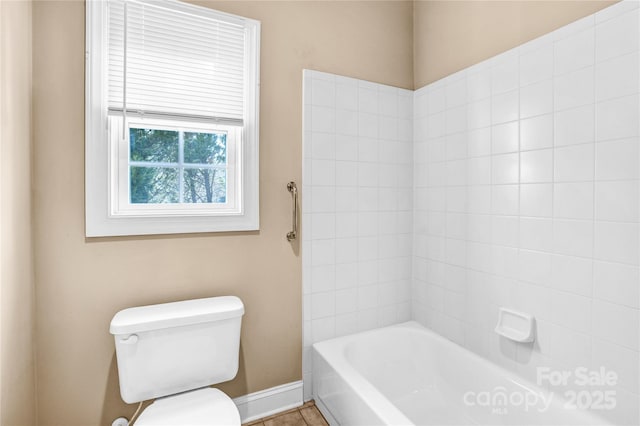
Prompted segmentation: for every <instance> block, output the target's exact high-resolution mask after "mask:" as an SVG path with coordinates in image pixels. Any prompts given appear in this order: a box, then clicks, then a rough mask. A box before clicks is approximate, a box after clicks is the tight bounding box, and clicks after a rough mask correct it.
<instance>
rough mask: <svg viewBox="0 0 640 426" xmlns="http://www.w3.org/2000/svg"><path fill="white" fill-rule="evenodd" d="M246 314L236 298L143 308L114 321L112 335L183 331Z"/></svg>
mask: <svg viewBox="0 0 640 426" xmlns="http://www.w3.org/2000/svg"><path fill="white" fill-rule="evenodd" d="M243 314H244V305H243V304H242V301H241V300H240V299H239V298H238V297H236V296H221V297H208V298H205V299H193V300H184V301H181V302H171V303H161V304H159V305H148V306H139V307H135V308H128V309H124V310H122V311H120V312H118V313H117V314H115V316H114V317H113V319H112V320H111V326H110V327H109V331H110V332H111V334H114V335H117V334H132V333H139V332H142V331H150V330H159V329H163V328H170V327H179V326H182V325H191V324H199V323H203V322H209V321H220V320H224V319H229V318H235V317H239V316H242V315H243Z"/></svg>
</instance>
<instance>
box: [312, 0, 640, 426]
mask: <svg viewBox="0 0 640 426" xmlns="http://www.w3.org/2000/svg"><path fill="white" fill-rule="evenodd" d="M639 14H640V11H639V9H638V2H632V1H623V2H620V3H617V4H615V5H613V6H610V7H608V8H606V9H603V10H602V11H600V12H598V13H596V14H594V15H591V16H588V17H586V18H583V19H581V20H579V21H576V22H574V23H571V24H569V25H567V26H565V27H562V28H560V29H558V30H556V31H554V32H552V33H549V34H546V35H544V36H542V37H540V38H538V39H535V40H532V41H530V42H528V43H526V44H523V45H521V46H518V47H517V48H514V49H512V50H510V51H507V52H504V53H502V54H500V55H498V56H496V57H493V58H491V59H488V60H486V61H484V62H482V63H479V64H476V65H474V66H472V67H470V68H467V69H464V70H461V71H459V72H457V73H455V74H453V75H450V76H448V77H446V78H444V79H442V80H439V81H437V82H434V83H431V84H429V85H427V86H425V87H423V88H420V89H418V90H416V91H411V90H407V89H401V88H395V87H390V86H384V85H380V84H376V83H371V82H366V81H361V80H357V79H353V78H349V77H343V76H337V75H332V74H327V73H322V72H317V71H310V70H307V71H305V72H304V78H303V80H304V147H303V152H304V154H303V156H304V158H303V162H304V165H303V183H302V190H301V195H302V203H303V204H302V213H303V216H302V226H301V234H300V237H301V238H302V254H303V287H304V308H303V309H304V348H303V366H304V372H303V373H304V386H305V398H306V399H310V398H314V399H315V400H316V403H317V404H318V406H319V407H320V408H321V409H322V410H323V413H324V414H325V416H326V417H327V418H328V419H329V420H330V422H331V423H339V424H505V425H506V424H554V425H557V424H607V423H612V424H639V423H640V413H639V412H638V407H639V406H640V397H639V393H640V389H639V388H640V385H639V383H638V382H639V381H640V371H639V369H640V367H639V365H640V360H639V356H638V351H639V349H640V342H639V340H640V317H639V311H638V309H639V308H640V290H639V289H640V278H639V273H638V265H639V254H638V246H639V239H640V231H639V228H638V223H639V221H640V213H639V210H640V209H639V208H638V205H639V203H638V198H639V194H640V189H639V179H640V167H639V164H640V149H639V147H640V143H639V142H638V136H639V129H638V128H639V124H638V123H639V117H640V101H639V97H638V93H639V89H638V88H639V81H640V72H639V69H640V60H639V56H638V55H639V44H640V26H639V24H638V21H639ZM501 309H503V311H502V312H518V313H521V314H522V316H521V317H520V318H519V319H516V320H515V322H505V321H506V319H505V318H502V319H503V322H502V323H501V324H498V327H496V324H497V323H498V319H499V313H500V312H501ZM512 320H513V318H512ZM518 321H522V322H518ZM529 326H532V327H533V328H532V330H534V331H535V333H533V334H532V335H530V336H528V335H527V330H526V329H527V327H529ZM496 329H497V331H498V332H500V333H498V332H496ZM505 331H506V332H505ZM505 334H506V336H505Z"/></svg>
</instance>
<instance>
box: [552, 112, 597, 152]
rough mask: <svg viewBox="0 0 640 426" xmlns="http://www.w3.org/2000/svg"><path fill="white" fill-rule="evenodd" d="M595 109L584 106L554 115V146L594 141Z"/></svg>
mask: <svg viewBox="0 0 640 426" xmlns="http://www.w3.org/2000/svg"><path fill="white" fill-rule="evenodd" d="M594 117H595V107H594V106H593V105H586V106H583V107H579V108H574V109H570V110H566V111H560V112H556V113H555V114H554V120H553V125H554V130H553V135H554V143H555V146H566V145H576V144H582V143H589V142H593V141H594V140H595V124H594Z"/></svg>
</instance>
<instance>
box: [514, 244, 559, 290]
mask: <svg viewBox="0 0 640 426" xmlns="http://www.w3.org/2000/svg"><path fill="white" fill-rule="evenodd" d="M551 258H552V256H551V255H550V254H549V253H543V252H538V251H530V250H520V254H519V256H518V270H519V275H518V277H519V279H520V280H522V281H526V282H529V283H533V284H539V285H543V286H548V285H549V284H550V282H551Z"/></svg>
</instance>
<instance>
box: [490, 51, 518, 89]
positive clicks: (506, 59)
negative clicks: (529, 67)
mask: <svg viewBox="0 0 640 426" xmlns="http://www.w3.org/2000/svg"><path fill="white" fill-rule="evenodd" d="M492 62H493V64H492V65H493V66H492V68H491V92H492V93H493V94H496V93H504V92H508V91H509V90H513V89H516V88H517V87H518V55H517V52H506V53H503V54H501V55H499V56H497V57H496V58H494V60H493V61H492Z"/></svg>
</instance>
